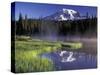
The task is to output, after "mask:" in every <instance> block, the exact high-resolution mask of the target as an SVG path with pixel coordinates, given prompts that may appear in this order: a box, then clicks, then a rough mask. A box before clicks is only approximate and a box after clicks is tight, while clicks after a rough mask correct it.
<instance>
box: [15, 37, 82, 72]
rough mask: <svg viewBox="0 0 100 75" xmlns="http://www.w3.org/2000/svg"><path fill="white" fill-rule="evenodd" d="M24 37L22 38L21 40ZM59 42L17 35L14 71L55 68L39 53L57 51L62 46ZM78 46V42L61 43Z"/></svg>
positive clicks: (40, 70) (51, 69)
mask: <svg viewBox="0 0 100 75" xmlns="http://www.w3.org/2000/svg"><path fill="white" fill-rule="evenodd" d="M23 39H24V40H23ZM61 44H62V43H61V42H49V41H42V40H38V39H31V38H29V37H24V38H23V37H17V38H16V41H15V49H16V50H15V71H16V72H17V73H19V72H42V71H53V70H55V68H54V64H53V62H52V61H51V60H49V59H47V58H42V57H41V56H40V54H43V53H49V52H54V51H57V50H58V49H59V48H61V47H62V45H61ZM63 44H64V45H71V47H72V48H79V46H81V45H80V44H79V45H78V44H76V45H77V46H75V44H73V43H63Z"/></svg>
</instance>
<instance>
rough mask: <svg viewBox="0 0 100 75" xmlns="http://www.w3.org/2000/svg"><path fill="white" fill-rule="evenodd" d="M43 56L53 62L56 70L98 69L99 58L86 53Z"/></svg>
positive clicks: (56, 53) (48, 54)
mask: <svg viewBox="0 0 100 75" xmlns="http://www.w3.org/2000/svg"><path fill="white" fill-rule="evenodd" d="M41 56H42V57H43V58H48V59H49V60H52V61H53V63H54V67H55V69H56V70H71V69H85V68H96V66H97V57H96V56H95V55H91V54H86V53H80V52H70V51H57V52H52V53H46V54H43V55H41Z"/></svg>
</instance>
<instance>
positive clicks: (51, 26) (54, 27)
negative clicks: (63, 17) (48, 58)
mask: <svg viewBox="0 0 100 75" xmlns="http://www.w3.org/2000/svg"><path fill="white" fill-rule="evenodd" d="M12 24H13V25H15V26H16V35H28V36H35V35H38V36H39V35H43V36H44V35H57V36H67V35H72V36H74V35H77V36H86V37H96V35H97V17H91V18H89V17H87V18H86V19H80V20H74V21H71V20H67V21H54V20H43V19H41V18H40V19H28V18H27V15H26V16H25V18H23V17H22V15H21V14H20V15H19V20H18V21H12Z"/></svg>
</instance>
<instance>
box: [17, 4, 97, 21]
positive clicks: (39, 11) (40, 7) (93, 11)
mask: <svg viewBox="0 0 100 75" xmlns="http://www.w3.org/2000/svg"><path fill="white" fill-rule="evenodd" d="M62 8H66V9H73V10H76V11H78V12H80V14H81V15H86V13H87V12H88V13H89V15H90V16H92V15H97V8H96V7H89V6H73V5H57V4H56V5H55V4H40V3H27V2H16V3H15V19H16V20H18V19H19V14H20V13H21V14H22V16H23V17H24V16H25V15H27V17H28V18H39V17H45V16H49V15H51V14H53V13H55V12H57V11H59V10H62Z"/></svg>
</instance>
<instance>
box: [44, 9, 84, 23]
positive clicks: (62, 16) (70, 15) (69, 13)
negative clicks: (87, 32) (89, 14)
mask: <svg viewBox="0 0 100 75" xmlns="http://www.w3.org/2000/svg"><path fill="white" fill-rule="evenodd" d="M81 18H82V17H81V16H80V13H79V12H78V11H75V10H73V9H66V8H63V9H62V10H60V11H58V12H56V13H54V14H52V15H50V16H46V17H45V18H44V19H45V20H57V21H64V20H77V19H81Z"/></svg>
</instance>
